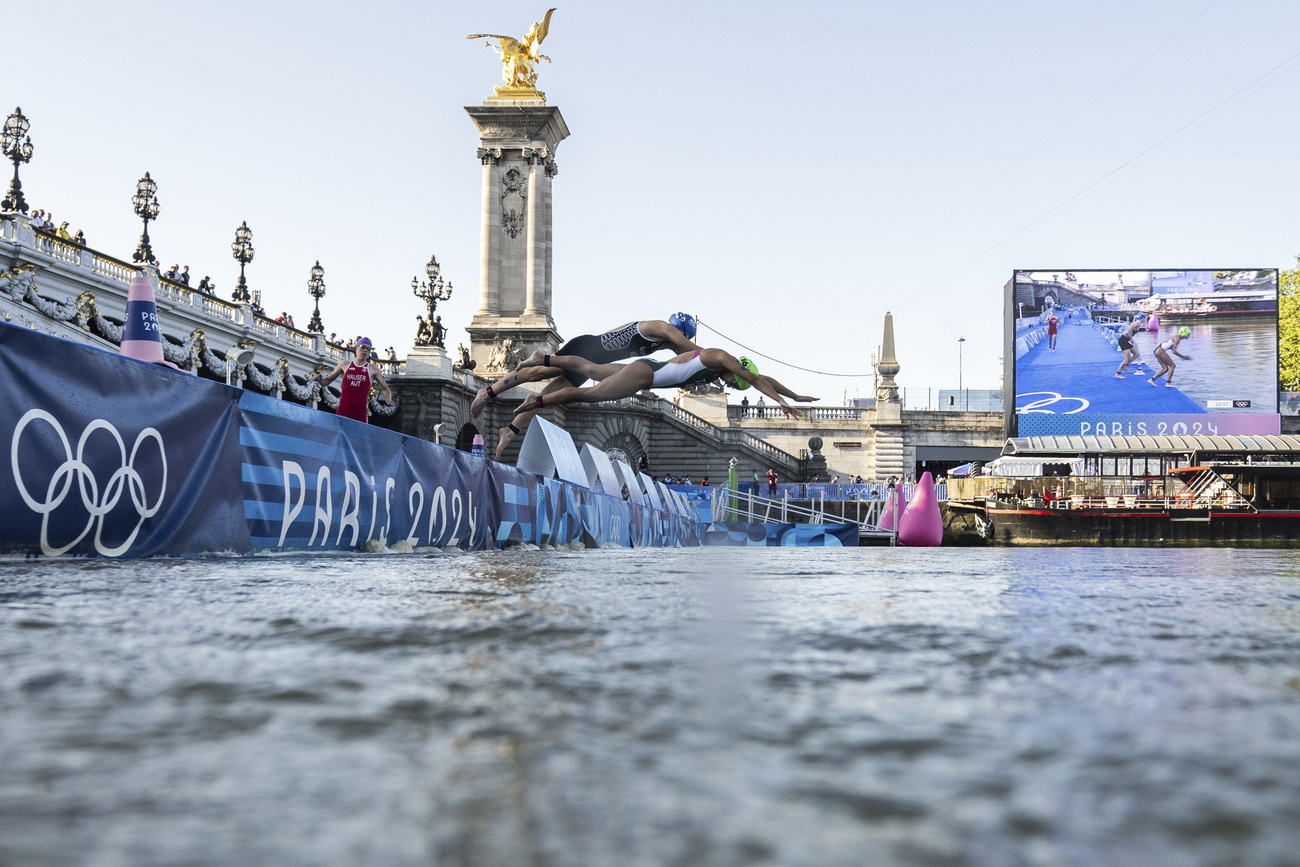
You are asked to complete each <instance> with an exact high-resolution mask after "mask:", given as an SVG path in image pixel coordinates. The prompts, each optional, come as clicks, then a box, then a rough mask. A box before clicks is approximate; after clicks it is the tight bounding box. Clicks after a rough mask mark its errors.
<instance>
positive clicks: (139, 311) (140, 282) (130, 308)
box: [118, 271, 179, 370]
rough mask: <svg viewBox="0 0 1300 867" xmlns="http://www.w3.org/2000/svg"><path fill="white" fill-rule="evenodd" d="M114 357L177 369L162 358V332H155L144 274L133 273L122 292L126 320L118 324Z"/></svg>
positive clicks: (153, 302)
mask: <svg viewBox="0 0 1300 867" xmlns="http://www.w3.org/2000/svg"><path fill="white" fill-rule="evenodd" d="M118 354H120V355H125V356H126V357H127V358H134V359H135V360H136V361H147V362H149V363H150V364H163V365H166V366H167V367H170V368H172V369H173V370H177V369H179V368H177V367H176V365H174V364H172V363H171V362H170V361H167V360H165V359H164V358H163V347H162V332H161V331H159V330H158V302H157V301H156V299H155V297H154V291H153V284H152V283H151V282H149V275H147V274H145V272H144V271H137V272H135V276H134V277H132V278H131V286H130V288H129V289H127V290H126V316H125V317H123V322H122V342H121V344H119V346H118Z"/></svg>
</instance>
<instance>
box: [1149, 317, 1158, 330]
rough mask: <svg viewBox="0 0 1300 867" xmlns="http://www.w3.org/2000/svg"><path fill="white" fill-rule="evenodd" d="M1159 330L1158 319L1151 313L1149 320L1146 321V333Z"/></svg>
mask: <svg viewBox="0 0 1300 867" xmlns="http://www.w3.org/2000/svg"><path fill="white" fill-rule="evenodd" d="M1159 330H1160V318H1159V317H1158V316H1156V315H1155V314H1154V313H1153V314H1151V318H1150V319H1148V320H1147V331H1159Z"/></svg>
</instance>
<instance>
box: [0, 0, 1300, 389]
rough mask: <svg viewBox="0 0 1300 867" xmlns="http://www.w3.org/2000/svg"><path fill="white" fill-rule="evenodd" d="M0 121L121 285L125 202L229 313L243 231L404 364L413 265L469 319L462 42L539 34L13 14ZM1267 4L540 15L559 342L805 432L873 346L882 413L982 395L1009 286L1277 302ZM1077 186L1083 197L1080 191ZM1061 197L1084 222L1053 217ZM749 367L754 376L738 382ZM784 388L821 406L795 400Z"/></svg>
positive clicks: (1276, 70) (474, 77)
mask: <svg viewBox="0 0 1300 867" xmlns="http://www.w3.org/2000/svg"><path fill="white" fill-rule="evenodd" d="M11 6H15V7H16V8H7V9H6V10H5V12H4V13H3V21H4V31H5V33H6V34H7V38H6V56H7V59H8V63H7V64H6V69H7V73H8V74H7V75H6V76H5V80H4V84H3V85H2V86H0V108H3V109H4V112H5V113H7V112H8V111H9V110H11V109H12V107H13V106H14V105H21V106H22V108H23V111H24V112H25V113H26V114H27V116H28V117H29V118H30V119H31V121H32V130H31V135H32V139H33V142H34V143H35V145H36V155H35V158H34V160H33V162H32V163H31V164H30V165H28V166H24V167H23V173H22V177H23V185H24V191H25V192H26V194H27V197H28V200H29V201H30V202H31V203H32V206H33V207H43V208H46V209H48V210H51V211H52V212H53V213H54V214H55V216H56V218H58V219H59V220H60V221H62V220H69V221H70V222H71V224H72V228H74V229H76V228H81V229H83V230H84V231H85V232H86V235H87V237H88V239H89V241H90V244H91V245H92V246H94V247H96V248H97V249H101V250H103V251H105V252H108V253H110V254H113V255H117V256H119V257H129V256H130V254H131V252H132V251H133V250H134V248H135V244H136V241H137V240H138V237H139V223H138V221H137V220H136V218H135V217H134V215H133V214H132V213H131V206H130V199H131V195H132V193H133V191H134V187H135V182H136V180H137V179H138V178H139V177H140V176H141V175H142V174H143V173H144V172H145V171H149V172H151V173H152V175H153V177H154V178H155V179H156V180H157V182H158V185H159V193H158V195H159V199H160V201H161V203H162V213H161V216H160V218H159V221H158V223H157V224H156V228H155V227H152V226H151V231H150V234H151V236H152V239H153V241H154V248H155V250H156V251H157V253H158V255H159V257H160V258H161V259H163V260H165V261H164V265H169V264H171V263H172V262H178V263H182V264H185V263H188V264H189V265H190V266H191V270H192V271H193V272H195V273H196V274H197V275H199V276H202V275H204V274H210V275H211V276H212V277H213V278H214V279H215V280H216V281H217V284H218V289H219V292H220V293H221V294H222V295H225V296H227V297H228V295H229V292H230V290H231V289H233V286H234V283H235V279H236V276H237V273H238V265H237V263H236V262H235V261H234V260H233V259H232V258H231V255H230V243H231V241H232V240H233V235H234V229H235V227H236V226H238V225H239V223H240V221H242V220H247V221H248V224H249V226H250V228H252V230H253V232H254V246H255V248H256V250H257V254H256V258H255V260H254V261H253V263H252V264H251V265H250V266H249V269H248V275H249V282H250V285H251V286H253V287H256V288H260V289H261V290H262V292H263V303H264V306H265V307H266V308H267V309H268V310H269V311H271V312H272V313H277V312H279V311H280V310H283V309H287V310H289V311H290V312H291V313H293V314H294V316H295V318H296V319H297V321H298V323H299V324H300V325H303V324H305V323H306V321H307V319H308V317H309V314H310V309H311V307H310V303H309V302H310V301H311V299H310V297H309V296H308V295H307V292H306V284H307V278H308V272H309V270H310V268H311V266H312V264H313V263H314V262H315V261H316V260H317V259H319V260H320V261H321V264H322V265H323V266H324V268H325V272H326V285H327V287H328V288H327V295H326V297H325V299H324V300H323V301H322V316H323V318H324V320H325V326H326V331H339V332H340V333H347V334H355V333H358V332H365V333H367V334H369V335H370V336H371V337H372V338H374V340H375V342H376V344H377V345H379V346H381V347H382V346H387V345H389V344H393V345H395V346H397V347H398V349H399V350H401V351H405V349H406V348H409V346H410V345H411V343H412V338H413V336H414V323H415V316H416V314H417V313H421V312H422V311H423V306H422V304H421V302H419V301H418V300H417V299H416V298H415V297H413V296H412V295H411V290H410V281H411V277H412V276H414V275H417V274H419V275H421V276H423V266H424V263H425V262H426V261H428V258H429V256H430V254H436V255H437V256H438V259H439V261H440V262H441V263H442V265H443V274H444V275H445V276H446V277H448V278H449V279H451V280H452V282H453V283H454V285H455V287H456V289H455V294H454V295H453V297H452V299H451V300H450V301H448V302H445V303H444V304H443V305H442V306H441V307H440V310H439V312H440V313H441V314H442V315H443V320H444V322H445V323H447V324H449V325H451V326H453V327H452V331H451V333H450V334H449V336H448V340H449V344H450V345H451V346H454V345H455V344H456V343H458V342H461V341H464V342H468V338H467V337H466V335H465V334H464V332H463V326H464V325H465V324H467V323H468V322H469V320H470V317H471V316H472V315H473V313H474V311H475V309H476V308H477V306H478V207H479V184H480V180H481V168H480V166H479V164H478V161H477V160H476V159H475V156H474V150H475V148H476V147H477V139H476V136H475V132H474V126H473V124H472V123H471V122H470V120H469V118H468V117H467V116H466V115H465V112H464V108H463V107H464V106H466V105H472V104H476V103H479V102H481V101H482V100H483V99H484V98H485V97H487V96H489V95H491V93H492V87H493V86H494V85H496V84H498V83H499V82H500V72H499V67H500V64H499V62H498V61H497V60H496V55H495V54H493V53H492V51H491V50H489V49H488V48H486V47H484V46H483V43H482V41H481V40H480V41H477V42H468V41H466V40H465V35H466V34H468V33H477V32H502V33H508V34H513V35H522V34H523V33H524V31H525V30H526V29H527V27H528V24H529V22H531V21H534V20H538V19H540V17H541V15H542V13H543V12H544V11H545V8H546V7H545V5H544V4H542V3H538V4H521V3H516V2H501V3H497V4H491V5H489V4H461V3H457V4H445V3H384V2H377V3H373V4H370V5H369V6H367V7H364V9H363V8H362V7H360V6H358V5H356V4H336V3H274V2H266V3H247V2H227V3H221V4H216V3H188V4H178V3H130V2H121V3H114V4H101V3H78V2H74V3H64V4H58V6H57V7H55V6H51V5H50V4H11ZM1297 32H1300V4H1297V3H1295V2H1280V0H1277V2H1228V0H1220V2H1210V0H1195V2H1187V3H1180V2H1158V0H1156V2H1142V3H1131V2H1122V3H1121V2H1093V3H1088V4H1079V3H1076V2H1071V3H1066V2H1043V0H1039V2H1004V3H997V4H984V3H978V4H977V3H951V2H932V3H919V4H896V3H888V4H886V3H874V2H869V3H830V2H805V3H800V4H775V3H721V2H720V3H680V2H666V3H658V4H638V5H624V4H609V3H593V2H561V5H560V6H559V8H558V10H557V11H556V13H555V15H554V17H553V19H552V24H551V33H550V36H549V37H548V39H547V41H546V43H545V46H544V50H545V52H546V53H547V54H549V55H550V56H551V57H552V58H553V59H554V61H555V62H554V63H553V64H551V65H543V66H542V69H541V73H540V78H539V82H538V84H539V87H540V88H541V89H542V90H544V91H545V92H546V93H547V96H548V101H549V102H550V103H551V104H553V105H556V106H559V108H560V110H561V111H562V112H563V114H564V117H565V119H566V121H567V123H568V126H569V129H570V130H571V132H572V135H571V137H570V138H569V139H568V140H566V141H565V142H564V143H563V144H561V145H560V147H559V149H558V152H557V161H558V163H559V167H560V173H559V175H558V176H557V177H556V179H555V187H554V190H555V193H554V195H555V200H554V202H555V204H554V208H555V230H554V231H555V271H554V279H555V309H554V315H555V319H556V323H557V325H558V327H559V330H560V332H561V334H563V335H564V336H565V337H572V336H574V335H577V334H581V333H586V332H591V331H599V330H603V329H605V328H609V327H612V326H615V325H618V324H621V323H622V322H625V321H627V320H630V319H636V318H644V317H654V318H666V317H667V316H668V315H669V314H670V313H672V312H674V311H676V310H687V311H690V312H694V313H695V314H696V315H697V316H699V317H700V318H701V319H702V320H703V321H704V323H705V324H706V326H713V327H715V328H716V329H717V331H718V332H721V333H722V334H724V335H726V336H727V338H730V339H724V338H723V337H720V336H718V334H717V333H714V332H711V331H710V330H709V329H708V328H707V327H706V328H705V329H702V333H701V338H702V342H703V343H704V344H705V345H717V346H722V347H724V348H728V349H732V350H733V351H737V352H745V351H746V350H744V349H741V348H739V347H737V346H736V345H735V344H734V343H733V342H732V340H735V341H739V342H740V343H742V344H744V345H745V346H747V347H751V348H753V349H754V350H757V351H758V352H760V353H763V354H765V355H768V356H772V357H774V358H776V359H779V362H778V361H771V360H767V359H764V358H762V357H757V356H756V360H758V361H759V364H760V367H761V368H762V369H763V370H764V372H772V373H774V374H776V375H777V376H778V377H779V378H781V379H782V380H784V381H786V382H787V383H788V384H790V385H791V386H792V387H795V388H797V389H798V390H800V391H806V392H811V393H813V394H817V395H819V396H821V397H822V398H823V399H824V402H826V403H831V404H834V403H838V402H839V401H840V400H841V398H842V397H843V394H844V392H845V391H846V390H847V392H848V394H849V396H853V395H854V394H855V393H860V394H862V395H863V396H866V395H868V394H869V393H870V388H871V381H870V377H869V376H867V377H861V378H854V377H835V376H829V375H824V374H829V373H837V374H863V373H869V371H870V352H871V347H872V346H874V345H875V344H877V343H878V342H879V340H880V331H881V322H882V319H883V316H884V313H885V311H886V310H891V311H892V312H893V313H894V317H895V328H896V335H897V345H898V356H899V361H900V363H901V365H902V372H901V374H900V375H899V377H898V379H899V382H900V384H902V385H904V386H906V387H907V389H908V398H909V403H916V402H918V401H923V400H924V397H923V394H924V390H925V389H926V388H934V389H938V388H952V387H955V385H956V383H957V378H958V370H957V365H958V352H957V340H958V338H959V337H965V338H966V343H965V348H964V352H963V374H964V380H965V383H966V385H968V386H970V387H998V385H999V384H1000V374H1001V367H1000V363H999V357H1000V355H1001V333H1002V321H1001V315H1002V301H1001V298H1002V286H1003V284H1005V282H1006V281H1007V280H1008V279H1009V278H1010V276H1011V272H1012V271H1013V270H1014V269H1016V268H1033V269H1043V268H1046V269H1066V268H1071V269H1082V268H1124V269H1141V268H1214V267H1280V268H1287V267H1292V266H1293V265H1294V263H1295V255H1296V254H1297V253H1300V217H1297V210H1296V202H1298V201H1300V173H1298V172H1297V170H1296V157H1295V148H1296V142H1297V141H1300V113H1298V112H1297V111H1296V106H1297V105H1300V55H1297V52H1300V45H1297V43H1296V40H1295V34H1296V33H1297ZM1099 181H1100V183H1098V182H1099ZM1081 193H1082V195H1080V194H1081ZM750 354H753V353H750ZM780 362H788V363H790V364H794V365H798V366H800V367H806V368H810V369H812V370H816V371H821V372H823V373H818V374H813V373H806V372H802V371H799V370H797V369H794V368H792V367H788V366H785V364H782V363H780Z"/></svg>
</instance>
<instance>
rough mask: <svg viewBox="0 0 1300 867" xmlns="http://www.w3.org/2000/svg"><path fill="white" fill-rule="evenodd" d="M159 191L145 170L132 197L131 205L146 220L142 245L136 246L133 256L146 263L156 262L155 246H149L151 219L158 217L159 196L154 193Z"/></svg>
mask: <svg viewBox="0 0 1300 867" xmlns="http://www.w3.org/2000/svg"><path fill="white" fill-rule="evenodd" d="M157 192H158V185H157V184H155V183H154V182H153V178H151V177H149V173H148V172H145V173H144V177H143V178H141V179H140V180H139V181H138V182H136V185H135V195H134V196H132V197H131V205H132V206H133V207H134V208H135V215H136V216H137V217H139V218H140V219H142V220H144V232H143V233H141V235H140V246H138V247H136V248H135V255H133V256H132V257H131V258H132V259H134V260H135V261H136V262H142V263H144V264H146V265H148V264H150V263H152V262H154V258H153V248H151V247H150V246H149V221H150V220H156V219H158V197H157V196H156V195H154V194H155V193H157Z"/></svg>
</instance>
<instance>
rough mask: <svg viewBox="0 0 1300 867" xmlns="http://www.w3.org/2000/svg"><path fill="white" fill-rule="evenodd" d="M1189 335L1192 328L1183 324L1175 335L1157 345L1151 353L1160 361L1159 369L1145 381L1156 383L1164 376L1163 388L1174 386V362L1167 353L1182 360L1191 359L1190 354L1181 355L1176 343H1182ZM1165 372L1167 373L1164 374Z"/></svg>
mask: <svg viewBox="0 0 1300 867" xmlns="http://www.w3.org/2000/svg"><path fill="white" fill-rule="evenodd" d="M1191 336H1192V329H1190V328H1188V327H1187V326H1185V325H1184V326H1183V327H1182V328H1180V329H1178V333H1177V334H1176V335H1174V336H1173V337H1171V338H1169V339H1168V340H1166V341H1165V342H1164V343H1161V344H1160V345H1159V346H1157V347H1156V348H1155V352H1154V353H1153V354H1154V355H1155V357H1156V361H1158V362H1160V369H1159V370H1158V371H1156V373H1155V375H1154V376H1152V377H1151V378H1150V379H1148V380H1147V382H1149V383H1151V384H1152V385H1156V384H1157V383H1156V380H1157V379H1159V378H1160V377H1162V376H1164V377H1165V388H1173V387H1174V367H1175V366H1176V365H1175V364H1174V360H1173V359H1172V358H1170V357H1169V353H1171V352H1172V353H1173V354H1174V355H1177V356H1178V357H1179V358H1181V359H1182V360H1183V361H1191V360H1192V357H1191V356H1190V355H1183V354H1182V353H1181V352H1179V351H1178V344H1180V343H1182V342H1183V340H1185V339H1186V338H1188V337H1191ZM1166 374H1168V375H1167V376H1166Z"/></svg>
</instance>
